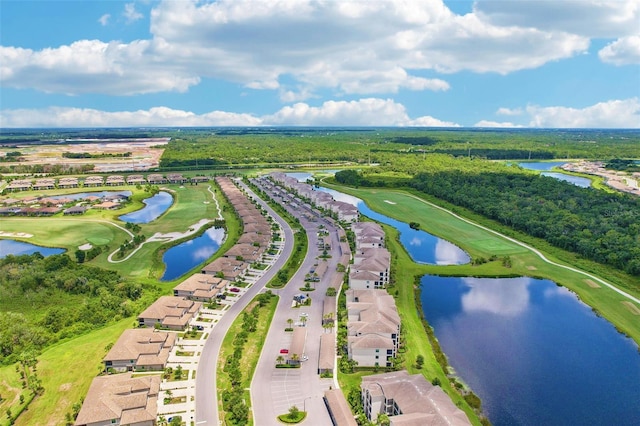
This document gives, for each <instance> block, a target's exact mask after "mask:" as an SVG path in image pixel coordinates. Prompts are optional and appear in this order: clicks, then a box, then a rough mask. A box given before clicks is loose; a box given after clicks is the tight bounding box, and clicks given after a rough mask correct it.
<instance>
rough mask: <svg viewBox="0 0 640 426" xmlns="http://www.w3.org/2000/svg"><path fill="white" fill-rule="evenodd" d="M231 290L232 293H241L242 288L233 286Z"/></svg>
mask: <svg viewBox="0 0 640 426" xmlns="http://www.w3.org/2000/svg"><path fill="white" fill-rule="evenodd" d="M229 291H230V292H231V293H240V289H239V288H237V287H231V288H230V289H229Z"/></svg>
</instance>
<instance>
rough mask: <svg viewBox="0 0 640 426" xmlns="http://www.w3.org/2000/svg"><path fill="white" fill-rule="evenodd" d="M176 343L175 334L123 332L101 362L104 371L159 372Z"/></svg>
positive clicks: (141, 329)
mask: <svg viewBox="0 0 640 426" xmlns="http://www.w3.org/2000/svg"><path fill="white" fill-rule="evenodd" d="M175 341H176V334H175V333H168V332H166V331H159V330H154V329H152V328H134V329H129V330H125V331H124V332H123V333H122V334H121V335H120V338H119V339H118V340H117V341H116V343H115V344H114V345H113V346H112V347H111V349H110V350H109V352H108V353H107V355H106V356H105V357H104V359H103V360H102V361H103V362H104V368H105V370H106V371H109V370H114V371H116V372H124V371H161V370H163V369H164V367H165V365H166V363H167V359H168V358H169V352H170V351H171V348H172V347H173V345H174V343H175Z"/></svg>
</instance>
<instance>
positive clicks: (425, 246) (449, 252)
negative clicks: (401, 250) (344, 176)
mask: <svg viewBox="0 0 640 426" xmlns="http://www.w3.org/2000/svg"><path fill="white" fill-rule="evenodd" d="M318 190H319V191H323V192H327V193H329V194H331V195H332V196H333V198H334V200H336V201H342V202H345V203H349V204H351V205H354V206H356V207H357V208H358V210H359V211H360V213H362V214H364V215H366V216H368V217H370V218H371V219H374V220H377V221H379V222H382V223H384V224H387V225H390V226H393V227H394V228H396V229H397V230H398V231H399V232H400V242H401V243H402V245H404V247H405V248H406V249H407V252H409V255H410V256H411V258H412V259H413V260H414V261H416V262H419V263H429V264H434V265H460V264H463V263H467V262H469V260H470V258H469V255H468V254H467V253H465V252H464V251H463V250H462V249H460V247H458V246H456V245H455V244H452V243H450V242H449V241H446V240H443V239H441V238H438V237H436V236H434V235H431V234H429V233H428V232H425V231H420V230H416V229H412V228H411V227H409V224H408V223H405V222H400V221H399V220H395V219H392V218H390V217H388V216H385V215H383V214H380V213H378V212H375V211H373V210H371V209H370V208H369V206H367V204H366V203H365V202H364V201H362V200H361V199H359V198H357V197H354V196H351V195H348V194H344V193H342V192H339V191H336V190H333V189H328V188H322V187H321V188H318Z"/></svg>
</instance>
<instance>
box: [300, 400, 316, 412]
mask: <svg viewBox="0 0 640 426" xmlns="http://www.w3.org/2000/svg"><path fill="white" fill-rule="evenodd" d="M310 398H313V396H308V397H306V398H305V399H304V400H303V401H302V411H304V412H305V413H306V412H307V399H310Z"/></svg>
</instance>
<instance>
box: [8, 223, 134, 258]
mask: <svg viewBox="0 0 640 426" xmlns="http://www.w3.org/2000/svg"><path fill="white" fill-rule="evenodd" d="M97 220H102V219H98V218H90V217H88V216H87V217H84V216H78V217H55V218H47V217H33V218H14V217H7V218H2V230H3V231H6V232H27V233H29V234H32V235H33V237H31V238H25V239H22V241H25V242H28V243H32V244H36V245H41V246H48V247H61V248H65V249H67V251H68V254H69V255H70V256H71V258H72V259H73V258H75V257H74V255H73V253H74V252H75V251H76V250H77V249H78V247H79V246H81V245H83V244H86V243H95V242H96V241H98V242H100V243H102V244H109V245H110V246H111V247H112V249H113V250H115V249H116V248H117V247H118V246H119V245H120V244H122V243H123V242H124V241H125V240H128V239H129V235H128V234H127V233H126V232H124V231H123V230H121V229H119V228H117V227H115V226H113V225H110V224H109V223H104V222H97Z"/></svg>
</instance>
